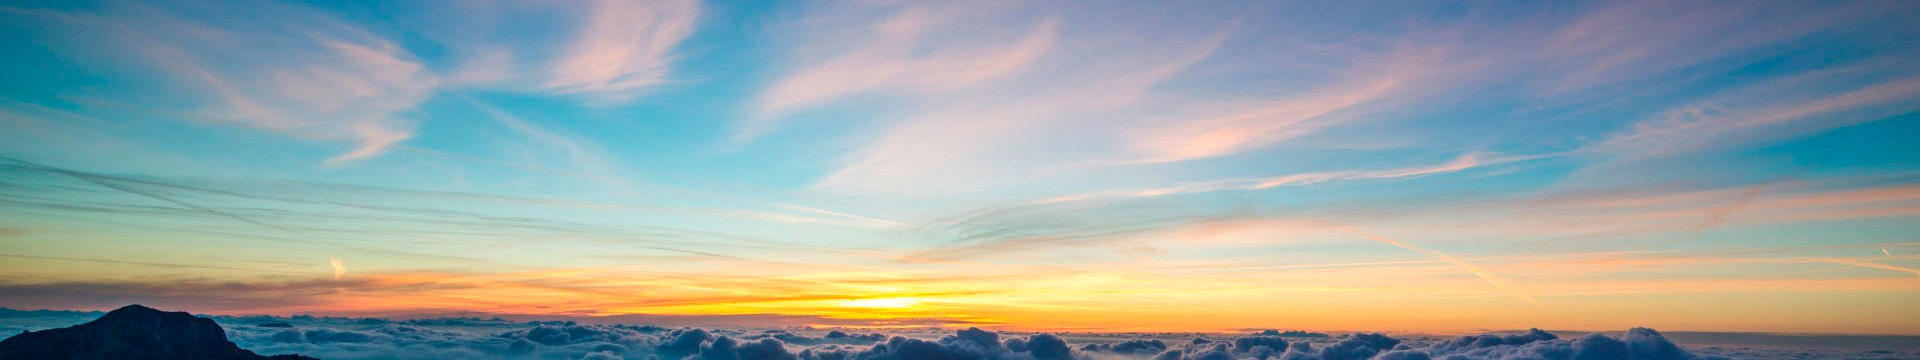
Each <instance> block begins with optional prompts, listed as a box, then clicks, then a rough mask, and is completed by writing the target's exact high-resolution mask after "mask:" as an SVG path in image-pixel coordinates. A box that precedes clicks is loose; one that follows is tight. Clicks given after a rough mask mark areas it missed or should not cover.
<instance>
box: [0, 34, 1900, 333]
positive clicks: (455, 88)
mask: <svg viewBox="0 0 1920 360" xmlns="http://www.w3.org/2000/svg"><path fill="white" fill-rule="evenodd" d="M1916 18H1920V6H1915V3H1907V2H1870V1H1858V2H1853V1H1843V2H1820V3H1803V2H1768V1H1739V2H1697V1H1653V2H1624V1H1600V2H1574V3H1565V2H1539V3H1535V2H1494V3H1455V2H1442V1H1432V2H1430V1H1415V2H1396V3H1386V4H1382V3H1353V4H1349V3H1347V2H1319V3H1314V2H1309V3H1292V2H1258V1H1256V2H1234V1H1225V2H1141V3H1134V2H1126V3H1114V2H1076V1H1018V0H1010V1H999V0H990V1H951V2H942V1H927V2H922V1H900V2H895V1H821V2H815V1H795V2H789V1H759V2H756V1H747V2H701V1H695V0H644V1H617V0H604V1H560V2H537V1H534V2H523V1H434V0H429V1H419V2H398V3H381V2H363V1H346V2H283V1H238V2H227V1H197V0H195V1H182V2H173V1H164V2H142V1H98V2H96V1H80V2H76V3H66V2H46V3H42V2H27V3H20V4H7V5H0V27H3V28H4V30H0V34H6V35H4V37H3V39H0V46H4V48H3V49H0V54H6V55H0V60H3V61H5V64H4V66H0V78H5V79H8V80H7V83H8V85H7V86H5V87H4V88H0V307H7V308H14V309H41V308H50V309H79V310H107V309H113V308H117V307H120V306H123V305H127V304H131V303H139V304H144V305H148V306H154V307H157V308H164V309H177V310H184V311H193V312H196V313H207V314H236V315H240V314H268V315H295V314H312V315H341V316H395V317H404V316H425V315H446V316H474V317H480V318H486V317H493V316H509V317H512V316H520V317H514V319H549V318H550V319H561V320H575V319H643V320H644V321H654V320H658V319H684V321H686V322H688V323H696V322H713V323H721V324H729V325H738V324H751V325H765V326H767V327H798V326H815V327H836V328H840V327H844V328H876V329H920V328H940V329H949V330H952V329H965V328H972V327H978V328H983V329H991V330H1004V331H1056V332H1069V331H1071V332H1174V331H1179V332H1234V333H1241V332H1247V331H1250V329H1283V330H1287V329H1297V330H1314V331H1346V330H1356V331H1357V330H1368V331H1410V332H1432V333H1471V332H1478V331H1489V330H1524V329H1528V328H1541V329H1567V330H1609V331H1617V330H1624V329H1630V328H1634V327H1653V328H1657V329H1660V330H1662V331H1721V332H1792V333H1835V334H1905V335H1920V21H1914V19H1916ZM623 316H624V317H623ZM608 321H612V320H608ZM623 321H624V320H623ZM632 321H636V323H638V322H637V321H642V320H632Z"/></svg>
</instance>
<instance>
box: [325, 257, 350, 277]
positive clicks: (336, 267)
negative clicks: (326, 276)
mask: <svg viewBox="0 0 1920 360" xmlns="http://www.w3.org/2000/svg"><path fill="white" fill-rule="evenodd" d="M327 262H329V263H333V279H334V280H340V277H341V276H344V275H347V265H346V264H342V263H341V261H340V258H332V259H327Z"/></svg>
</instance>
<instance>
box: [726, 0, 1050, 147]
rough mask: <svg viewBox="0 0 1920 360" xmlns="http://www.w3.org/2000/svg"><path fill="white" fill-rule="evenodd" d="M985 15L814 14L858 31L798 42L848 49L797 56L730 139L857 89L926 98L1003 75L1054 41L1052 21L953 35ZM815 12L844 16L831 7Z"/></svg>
mask: <svg viewBox="0 0 1920 360" xmlns="http://www.w3.org/2000/svg"><path fill="white" fill-rule="evenodd" d="M823 12H824V11H823ZM986 15H987V14H980V11H976V10H973V9H967V8H963V7H961V6H937V5H926V6H914V7H906V8H904V9H899V10H897V11H895V12H893V13H891V14H887V15H886V16H880V17H878V18H876V19H858V20H869V21H871V22H870V23H865V24H847V23H848V22H853V21H858V20H856V19H813V21H816V22H825V23H832V24H834V25H840V26H847V25H851V26H854V27H857V28H860V30H862V31H854V32H847V33H836V34H832V35H825V36H820V37H819V38H818V39H813V40H812V41H813V42H811V43H808V44H805V45H802V46H822V47H836V46H844V45H840V44H853V45H852V48H850V49H845V50H842V52H838V53H831V54H826V55H824V56H821V57H822V58H819V59H804V58H803V59H796V60H797V61H796V62H798V63H800V64H802V65H800V66H799V68H797V69H796V70H794V71H793V73H791V74H787V75H785V76H784V77H782V78H780V79H779V80H776V81H775V82H774V83H773V84H772V86H771V87H769V88H768V89H767V91H766V93H765V94H763V95H761V99H760V100H759V102H758V104H757V105H756V106H757V109H756V110H755V112H754V115H752V117H750V118H749V119H747V121H746V122H745V123H744V124H743V125H742V126H741V128H740V129H739V131H738V132H737V133H736V134H735V136H734V140H735V141H738V142H744V141H750V140H752V139H754V138H756V137H759V136H761V135H762V134H764V133H766V132H768V131H771V130H773V128H774V127H776V126H777V125H778V123H780V122H781V121H782V119H783V118H784V117H786V116H788V115H791V114H792V113H793V112H795V111H798V110H803V109H805V108H808V107H812V106H819V105H823V104H826V103H829V102H831V101H833V100H835V99H838V98H842V97H846V96H850V95H856V94H860V93H863V92H869V91H883V90H884V91H895V92H905V93H911V94H923V95H932V94H942V93H946V92H949V91H953V90H958V89H965V88H970V87H975V86H979V85H981V84H983V83H986V82H990V81H993V80H996V79H1003V78H1007V77H1009V76H1013V75H1015V74H1019V73H1021V72H1022V71H1025V70H1027V69H1028V68H1030V67H1031V66H1032V65H1033V64H1034V63H1035V62H1036V61H1039V60H1040V58H1041V57H1043V56H1046V55H1047V53H1048V52H1051V51H1053V50H1054V48H1055V47H1056V46H1057V44H1056V42H1058V41H1059V39H1058V37H1059V34H1058V32H1059V29H1058V27H1059V25H1058V24H1057V21H1056V20H1051V19H1048V20H1041V21H1039V22H1038V23H1036V24H1031V25H1026V24H1020V25H1014V26H1018V27H1026V28H1028V30H1026V31H1025V33H1023V34H1020V33H1014V34H1004V35H1001V34H996V32H985V34H987V35H977V36H979V37H982V38H985V39H975V38H961V39H954V38H953V37H952V35H953V34H954V33H956V32H961V31H966V32H973V31H977V28H975V26H976V25H975V23H976V22H978V21H982V20H981V19H980V18H981V17H983V16H986ZM819 16H820V17H823V18H826V17H845V16H848V15H845V14H841V13H837V12H834V13H824V14H820V15H819ZM815 30H817V31H826V30H832V31H844V30H845V29H841V28H834V29H815ZM976 43H985V44H984V45H982V44H976Z"/></svg>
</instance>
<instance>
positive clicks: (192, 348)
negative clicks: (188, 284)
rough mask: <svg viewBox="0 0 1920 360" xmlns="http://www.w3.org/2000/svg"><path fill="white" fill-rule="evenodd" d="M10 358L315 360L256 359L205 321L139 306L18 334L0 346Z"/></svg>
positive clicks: (302, 359)
mask: <svg viewBox="0 0 1920 360" xmlns="http://www.w3.org/2000/svg"><path fill="white" fill-rule="evenodd" d="M15 359H21V360H25V359H74V360H82V359H84V360H92V359H103V360H104V359H126V360H147V359H154V360H158V359H182V360H260V359H270V360H319V359H314V358H311V357H306V356H300V355H274V356H261V355H259V354H255V353H253V352H252V351H247V350H246V349H241V348H240V347H239V346H236V345H234V344H233V342H232V341H227V332H226V330H223V329H221V328H220V325H219V324H216V323H214V322H213V320H211V319H205V318H200V317H196V316H193V315H192V314H188V313H184V312H169V311H160V310H155V309H153V308H149V307H145V306H140V305H127V307H123V308H120V309H117V310H114V311H112V312H108V313H107V314H106V315H103V316H101V317H100V318H99V319H94V320H93V321H90V322H87V323H85V324H80V325H74V326H70V327H65V328H59V329H49V330H41V331H31V332H21V333H20V334H19V335H14V336H13V337H11V338H7V339H6V340H4V341H0V360H15Z"/></svg>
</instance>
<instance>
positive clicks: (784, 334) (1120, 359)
mask: <svg viewBox="0 0 1920 360" xmlns="http://www.w3.org/2000/svg"><path fill="white" fill-rule="evenodd" d="M27 313H28V312H14V313H9V314H14V315H18V316H20V317H14V318H8V317H0V325H12V324H13V323H15V322H19V321H22V320H34V319H35V318H33V317H31V316H38V317H47V318H61V319H65V318H66V317H60V316H64V315H61V314H52V315H45V314H42V315H34V314H27ZM20 314H25V315H20ZM211 318H213V319H215V320H216V321H219V322H222V323H223V326H224V327H225V328H226V329H227V336H228V338H229V339H230V340H232V341H233V342H235V343H236V344H238V345H240V346H241V347H243V348H246V349H249V350H253V351H257V352H267V353H298V354H302V355H308V356H314V357H319V358H323V359H332V360H351V359H565V360H574V359H664V360H927V359H932V360H1146V359H1155V360H1244V359H1257V360H1436V359H1437V360H1472V359H1486V360H1522V359H1527V360H1710V359H1726V358H1735V357H1737V358H1743V359H1748V358H1752V359H1790V358H1832V357H1857V358H1901V357H1903V356H1911V355H1920V352H1903V351H1893V350H1878V351H1877V352H1858V351H1857V350H1856V352H1846V351H1838V350H1779V349H1738V348H1724V347H1709V348H1703V349H1685V348H1682V347H1680V346H1679V345H1678V344H1676V343H1674V342H1673V341H1672V340H1671V339H1669V338H1667V337H1666V336H1665V335H1664V334H1661V333H1660V332H1658V331H1654V330H1652V329H1645V328H1635V329H1632V330H1629V331H1627V332H1625V333H1624V334H1620V335H1618V336H1615V335H1609V334H1604V333H1593V334H1585V335H1581V336H1578V337H1573V338H1561V337H1559V336H1556V335H1554V334H1551V333H1548V332H1546V331H1541V330H1539V329H1532V330H1528V331H1526V332H1522V333H1518V334H1487V335H1471V336H1461V337H1457V338H1447V339H1427V338H1413V339H1399V338H1394V337H1390V336H1387V335H1383V334H1369V333H1359V334H1349V335H1345V336H1342V337H1340V338H1337V339H1328V338H1293V339H1287V338H1281V337H1277V336H1267V335H1254V336H1245V337H1238V338H1234V339H1231V340H1216V339H1207V338H1195V339H1189V340H1186V341H1175V342H1171V343H1170V342H1169V341H1168V340H1169V338H1167V337H1165V336H1148V337H1149V338H1140V339H1128V340H1124V341H1118V342H1095V343H1084V344H1074V343H1073V341H1070V340H1071V339H1070V338H1066V337H1061V336H1058V335H1054V334H1031V335H1010V334H1003V333H997V332H993V331H988V330H981V329H977V328H970V329H965V330H959V331H955V332H953V333H950V334H947V335H945V336H940V337H937V338H923V337H911V336H905V335H892V336H888V335H884V334H879V333H866V334H854V333H847V332H843V331H830V332H825V333H821V332H814V331H808V330H797V329H796V330H764V329H761V330H735V329H701V328H680V329H666V328H661V327H656V326H635V325H599V324H581V323H576V322H529V323H511V322H504V321H495V320H480V319H470V318H468V319H434V320H430V321H420V320H410V321H365V320H366V319H356V318H336V317H313V316H296V317H271V316H248V317H233V316H214V317H211ZM255 324H285V325H287V327H263V326H258V325H255ZM40 328H44V327H40ZM909 334H915V333H909ZM917 334H924V333H917ZM922 336H924V335H922ZM1153 337H1158V338H1153ZM1855 340H1856V341H1857V340H1858V339H1855ZM1838 341H1841V340H1836V342H1838ZM1695 351H1701V352H1700V353H1696V352H1695Z"/></svg>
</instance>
